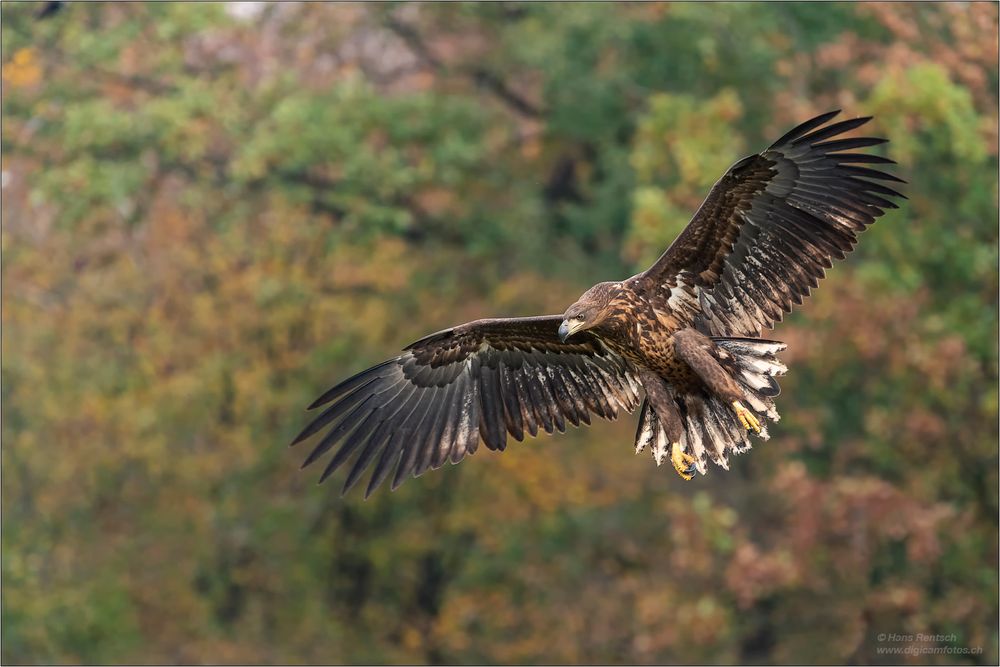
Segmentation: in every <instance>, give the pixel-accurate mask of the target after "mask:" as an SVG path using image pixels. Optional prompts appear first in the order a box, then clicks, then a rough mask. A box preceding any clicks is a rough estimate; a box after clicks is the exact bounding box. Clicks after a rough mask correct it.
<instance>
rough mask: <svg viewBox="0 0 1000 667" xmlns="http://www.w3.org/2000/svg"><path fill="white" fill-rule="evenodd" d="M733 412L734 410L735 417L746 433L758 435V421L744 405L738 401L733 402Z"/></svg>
mask: <svg viewBox="0 0 1000 667" xmlns="http://www.w3.org/2000/svg"><path fill="white" fill-rule="evenodd" d="M733 410H736V416H737V417H738V418H739V420H740V423H741V424H743V428H745V429H746V430H748V431H751V430H752V431H753V432H754V433H760V428H761V427H760V420H759V419H757V416H756V415H755V414H754V413H753V412H751V411H750V410H748V409H747V407H746V406H745V405H743V404H742V403H740V402H739V401H733Z"/></svg>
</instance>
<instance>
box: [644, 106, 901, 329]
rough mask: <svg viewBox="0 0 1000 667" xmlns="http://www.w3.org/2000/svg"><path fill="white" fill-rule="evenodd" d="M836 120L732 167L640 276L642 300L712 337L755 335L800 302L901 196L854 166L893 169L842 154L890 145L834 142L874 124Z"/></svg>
mask: <svg viewBox="0 0 1000 667" xmlns="http://www.w3.org/2000/svg"><path fill="white" fill-rule="evenodd" d="M838 113H839V111H831V112H829V113H825V114H823V115H821V116H817V117H816V118H813V119H812V120H809V121H806V122H805V123H802V124H801V125H799V126H797V127H795V128H794V129H792V130H790V131H789V132H788V133H787V134H785V136H783V137H781V138H780V139H778V140H777V141H776V142H774V143H773V144H772V145H771V146H770V147H768V148H767V149H766V150H764V151H763V152H761V153H760V154H758V155H751V156H749V157H746V158H743V159H742V160H740V161H739V162H737V163H736V164H735V165H733V166H732V167H731V168H730V169H729V171H727V172H726V173H725V175H724V176H723V177H722V178H721V179H719V182H718V183H716V184H715V185H714V186H713V187H712V190H711V191H710V192H709V194H708V197H707V198H706V199H705V201H704V203H702V205H701V207H700V208H699V209H698V211H697V212H696V213H695V215H694V217H693V218H692V219H691V222H690V223H688V226H687V227H685V228H684V231H682V232H681V234H680V235H679V236H678V237H677V239H676V240H675V241H674V242H673V243H672V244H671V245H670V247H669V248H668V249H667V250H666V252H664V253H663V255H662V256H661V257H660V258H659V259H658V260H657V261H656V263H655V264H653V266H651V267H650V268H649V269H648V270H647V271H645V272H644V273H642V274H639V275H638V276H636V279H637V280H638V281H639V283H640V284H641V285H643V287H644V289H645V290H646V292H647V293H649V294H651V295H653V296H656V297H660V298H664V299H666V300H667V303H668V305H669V306H670V308H671V310H673V311H674V312H677V313H679V314H681V315H682V316H686V317H687V318H689V319H690V321H691V323H692V324H693V325H694V326H695V327H696V328H698V329H700V330H701V331H703V332H704V333H707V334H710V335H714V336H757V335H759V334H760V331H761V330H763V329H765V328H768V327H771V326H773V325H774V323H775V322H779V321H781V317H782V314H783V313H785V312H790V311H791V309H792V306H793V305H794V304H799V303H802V299H803V298H804V297H805V296H808V294H809V290H810V289H811V288H814V287H816V285H817V284H818V281H819V280H820V279H821V278H822V277H823V276H824V272H825V269H828V268H830V267H831V266H832V263H833V260H835V259H843V258H844V256H845V255H846V254H847V253H849V252H850V251H851V250H852V249H853V248H854V245H855V243H857V237H858V234H859V233H861V232H862V231H864V229H865V228H866V227H867V226H868V225H870V224H872V223H873V222H874V221H875V219H876V218H878V217H879V216H881V215H882V214H883V213H884V212H885V209H889V208H896V204H894V203H893V202H892V201H890V200H889V199H886V197H903V195H901V194H899V193H898V192H896V191H895V190H892V189H891V188H888V187H886V186H884V185H882V184H880V183H877V182H875V181H878V180H882V181H896V182H900V183H902V182H903V181H902V180H900V179H898V178H896V177H895V176H891V175H889V174H886V173H884V172H882V171H879V170H876V169H871V168H868V167H864V166H858V165H864V164H895V163H894V162H893V161H892V160H889V159H887V158H883V157H880V156H878V155H870V154H867V153H853V152H843V151H850V150H852V149H857V148H865V147H867V146H875V145H877V144H881V143H885V141H886V140H885V139H876V138H871V137H855V138H848V139H833V137H836V136H838V135H841V134H843V133H845V132H848V131H850V130H853V129H855V128H857V127H860V126H861V125H864V124H865V123H867V122H868V121H869V120H870V118H854V119H851V120H845V121H841V122H838V123H833V124H832V125H827V124H826V123H827V122H828V121H830V120H831V119H832V118H833V117H834V116H836V115H837V114H838ZM831 139H832V140H831ZM904 199H905V197H904Z"/></svg>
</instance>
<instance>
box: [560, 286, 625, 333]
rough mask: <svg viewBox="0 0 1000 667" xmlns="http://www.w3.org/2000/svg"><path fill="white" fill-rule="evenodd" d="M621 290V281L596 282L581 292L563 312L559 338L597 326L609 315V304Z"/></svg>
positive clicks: (610, 309)
mask: <svg viewBox="0 0 1000 667" xmlns="http://www.w3.org/2000/svg"><path fill="white" fill-rule="evenodd" d="M620 291H621V283H616V282H606V283H597V284H596V285H594V286H593V287H591V288H590V289H589V290H587V291H586V292H584V293H583V296H581V297H580V298H579V299H577V300H576V303H574V304H573V305H572V306H570V307H569V308H567V309H566V312H565V313H564V314H563V321H562V324H560V325H559V339H560V340H562V341H563V342H564V343H565V342H566V339H567V338H569V337H570V336H572V335H573V334H575V333H576V332H578V331H586V330H587V329H593V328H594V327H596V326H598V325H599V324H601V323H602V322H604V321H605V320H607V318H608V317H609V316H610V315H611V311H612V308H611V304H612V302H613V301H614V298H615V296H616V295H617V294H618V293H619V292H620Z"/></svg>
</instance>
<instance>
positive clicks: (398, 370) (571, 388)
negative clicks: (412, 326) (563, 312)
mask: <svg viewBox="0 0 1000 667" xmlns="http://www.w3.org/2000/svg"><path fill="white" fill-rule="evenodd" d="M561 321H562V317H561V316H559V315H548V316H543V317H528V318H516V319H493V320H478V321H476V322H469V323H468V324H463V325H461V326H458V327H454V328H452V329H446V330H444V331H440V332H438V333H435V334H432V335H430V336H427V337H425V338H422V339H420V340H418V341H416V342H415V343H413V344H411V345H409V346H407V347H406V348H405V350H404V352H403V353H402V354H401V355H399V356H398V357H395V358H393V359H389V360H388V361H385V362H383V363H381V364H379V365H377V366H374V367H372V368H370V369H368V370H366V371H362V372H361V373H358V374H357V375H354V376H352V377H351V378H349V379H347V380H345V381H344V382H343V383H341V384H340V385H337V386H336V387H334V388H332V389H330V390H329V391H327V392H326V393H324V394H323V396H321V397H320V398H319V399H317V401H316V402H315V403H313V405H312V406H311V407H313V408H317V407H322V406H326V407H325V409H324V410H323V411H322V412H321V413H320V414H319V415H318V416H317V417H316V418H315V419H314V420H313V421H312V422H311V423H310V424H308V425H307V426H306V427H305V428H304V429H303V430H302V432H301V433H300V434H299V435H298V436H297V437H296V438H295V440H294V442H293V443H292V444H296V443H299V442H301V441H303V440H306V439H308V438H310V437H311V436H313V435H315V434H317V433H319V432H320V431H322V430H323V429H329V430H328V431H327V433H326V435H325V436H324V437H323V438H322V439H321V440H320V442H319V443H318V444H317V445H316V447H315V448H314V449H313V451H312V452H311V453H310V454H309V456H308V457H307V458H306V461H305V463H304V464H303V467H305V466H306V465H309V464H311V463H313V462H315V461H316V460H317V459H319V458H321V457H322V456H323V455H324V454H326V453H327V452H328V451H330V450H331V449H332V448H334V447H335V446H338V445H339V449H337V451H336V452H335V453H334V455H333V457H332V459H331V460H330V462H329V463H328V464H327V466H326V468H325V469H324V471H323V474H322V476H321V478H320V481H323V480H324V479H326V478H327V477H328V476H330V475H331V474H332V473H333V472H335V471H336V470H337V469H338V468H340V467H341V466H342V465H344V464H345V463H346V462H347V461H348V460H350V459H352V457H353V463H352V464H351V466H350V468H349V471H348V473H347V477H346V480H345V484H344V491H345V492H346V491H347V490H349V489H350V488H351V487H352V486H354V485H355V484H356V483H357V482H358V481H359V480H360V478H361V476H362V474H363V473H364V471H365V470H366V469H368V468H369V467H371V466H372V465H373V464H374V469H373V472H372V475H371V478H370V480H369V483H368V485H367V488H366V491H365V496H366V497H367V496H368V495H370V494H371V493H372V492H373V491H374V490H375V489H376V488H377V487H378V486H379V485H380V484H382V482H384V481H385V480H386V479H387V478H388V477H389V473H390V472H392V468H393V466H395V474H394V475H393V480H392V488H396V487H397V486H399V484H400V483H402V481H403V480H404V479H405V478H406V477H408V476H410V475H412V476H414V477H415V476H417V475H420V474H421V473H423V472H425V471H426V470H427V469H429V468H438V467H440V466H442V465H444V463H445V462H447V461H449V460H450V461H451V462H452V463H457V462H459V461H461V460H462V459H463V458H464V457H465V456H466V455H471V454H473V453H475V451H476V449H477V448H478V446H479V442H480V440H482V442H484V443H485V444H486V446H487V447H488V448H490V449H493V450H498V451H502V450H503V449H504V448H506V445H507V436H508V434H509V435H511V436H513V437H514V438H515V439H516V440H521V439H523V438H524V435H525V433H528V434H529V435H536V434H537V433H538V430H539V427H541V429H542V430H545V431H546V432H548V433H551V432H553V431H554V430H559V431H564V430H565V428H566V422H567V421H568V422H569V423H570V424H572V425H574V426H575V425H578V424H580V423H584V424H589V423H590V416H589V412H593V413H595V414H597V415H598V416H601V417H604V418H608V419H614V418H615V417H617V415H618V410H619V409H620V408H624V409H626V410H629V411H631V410H632V409H634V407H635V406H636V404H637V402H638V398H639V397H638V385H637V382H636V380H635V378H634V375H633V372H634V371H633V369H632V366H631V364H630V363H629V362H627V361H626V360H625V359H623V358H622V357H620V356H618V355H617V354H614V353H613V352H611V351H610V350H608V349H607V348H606V347H605V346H604V345H603V344H602V343H601V342H600V341H599V340H598V339H597V338H595V337H593V336H590V335H588V334H580V335H577V336H574V337H573V339H572V340H571V341H569V342H566V343H563V342H562V341H560V340H559V335H558V329H559V324H560V322H561ZM328 404H329V405H328Z"/></svg>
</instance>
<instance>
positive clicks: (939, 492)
mask: <svg viewBox="0 0 1000 667" xmlns="http://www.w3.org/2000/svg"><path fill="white" fill-rule="evenodd" d="M40 9H41V5H38V4H26V3H16V2H4V3H3V6H2V10H0V11H2V37H3V46H2V62H3V84H2V85H3V190H2V194H3V211H2V212H3V236H2V253H3V311H2V316H3V364H2V368H3V376H2V387H3V427H2V428H3V431H2V435H3V558H2V573H3V593H2V601H3V606H2V609H3V618H2V621H3V622H2V626H3V647H2V659H3V661H4V662H5V663H8V664H9V663H12V662H18V663H21V662H23V663H40V662H78V661H83V662H99V663H116V662H128V663H150V662H153V663H175V662H195V663H206V662H207V663H238V662H251V663H276V662H280V663H310V662H313V663H316V662H319V663H359V662H363V663H382V662H385V663H408V662H413V663H612V664H616V663H674V662H721V663H750V664H752V663H765V662H783V663H805V664H809V663H817V662H834V663H836V662H851V663H955V662H959V663H969V664H977V663H978V664H988V663H993V664H995V663H996V662H997V660H998V648H997V623H998V612H997V610H998V602H997V597H998V596H997V586H998V580H997V559H998V553H997V539H998V535H997V521H998V507H997V505H998V502H997V501H998V483H997V469H998V460H997V443H998V434H997V419H998V415H997V401H998V394H997V335H998V330H997V298H998V290H997V259H998V257H997V86H998V77H997V29H996V28H997V4H996V3H978V4H977V3H964V4H827V3H818V4H815V5H814V4H794V3H793V4H784V3H778V4H714V3H710V4H706V5H701V4H586V5H584V4H555V5H549V4H545V5H528V4H471V3H470V4H458V5H450V4H449V5H433V4H426V5H424V4H407V5H395V4H387V5H357V4H338V5H327V4H282V5H278V4H277V3H275V4H251V3H228V4H179V3H178V4H170V3H168V4H159V3H152V4H150V3H122V4H117V3H115V4H112V3H103V4H86V3H68V4H66V5H65V6H64V7H62V8H61V9H60V10H59V11H56V12H53V13H51V15H49V16H46V17H45V18H38V13H39V11H40ZM838 107H842V108H844V109H845V111H846V113H847V114H848V115H851V116H854V115H863V114H865V115H866V114H873V115H875V117H876V119H875V121H874V122H873V123H872V128H871V129H872V132H873V133H875V134H876V135H884V136H887V137H890V138H891V139H892V143H891V144H890V145H889V146H888V147H883V148H887V150H888V151H889V152H891V155H892V156H893V157H894V158H895V159H896V160H898V161H899V162H900V166H899V168H898V169H897V170H896V171H897V173H898V174H900V175H901V176H902V177H904V178H905V179H907V180H908V181H909V182H910V185H909V186H908V187H907V188H906V192H907V193H908V195H909V197H910V199H909V201H908V202H905V203H904V205H903V206H902V207H901V208H900V209H899V210H898V211H895V212H892V213H890V214H889V215H887V216H886V217H885V218H883V219H882V220H881V221H880V222H879V223H878V224H876V225H875V226H874V227H873V228H872V230H871V231H869V232H867V233H866V234H865V235H864V237H863V240H862V243H861V244H860V247H859V250H858V251H857V252H856V253H855V254H854V255H852V256H851V257H850V259H849V260H848V261H847V262H845V263H842V264H841V265H839V266H837V267H836V268H835V269H834V270H833V271H832V272H831V275H830V277H829V278H828V279H827V280H826V281H825V282H824V283H823V284H822V285H821V289H819V290H818V291H817V293H816V294H815V295H814V296H813V297H812V298H811V299H810V300H809V301H808V302H807V307H805V308H803V309H801V310H800V311H799V312H797V313H795V314H794V315H793V316H791V317H789V318H787V320H786V321H785V322H784V323H782V324H780V325H779V326H778V327H777V330H776V332H775V333H774V334H773V337H775V338H778V339H781V340H785V341H786V342H788V343H789V347H788V350H787V353H786V354H785V359H786V361H787V362H788V363H789V365H790V367H791V371H790V373H789V374H788V375H787V377H786V378H785V379H784V381H783V383H782V385H783V389H784V393H783V395H782V397H781V399H780V401H779V407H780V409H781V412H782V414H783V416H784V419H783V420H782V421H781V423H780V424H779V425H777V426H776V427H775V428H773V429H772V434H773V437H772V439H771V441H770V442H768V443H766V444H764V445H760V446H757V447H755V449H754V450H753V452H752V453H751V454H749V455H746V456H742V457H739V458H737V459H735V460H734V461H733V466H732V470H731V471H730V472H729V473H723V472H722V471H720V470H715V469H713V470H712V471H711V472H710V474H709V475H708V476H707V477H704V478H699V479H697V480H695V481H693V482H689V483H684V482H683V481H682V480H681V479H679V478H678V477H677V475H676V474H674V472H673V471H672V470H670V469H669V466H667V467H665V468H659V469H657V468H656V466H655V465H654V464H653V462H652V461H651V459H650V457H649V456H648V455H647V454H643V455H642V456H635V455H634V454H633V451H632V438H633V434H634V428H635V423H634V417H632V418H625V419H622V420H620V421H619V422H617V423H614V424H607V423H601V424H596V425H595V426H593V427H592V428H589V429H586V430H581V431H575V430H574V431H571V432H569V433H567V434H566V435H563V436H561V437H543V438H540V439H537V440H532V441H529V442H525V443H523V444H516V445H514V446H512V447H511V448H510V449H509V450H508V451H507V452H506V453H504V454H503V455H498V454H495V453H492V452H488V451H485V450H481V451H480V453H479V454H478V455H477V456H475V457H474V458H472V459H471V460H468V461H466V462H464V463H463V464H462V465H460V466H455V467H452V466H447V467H446V468H444V469H441V470H438V471H436V472H434V473H430V474H428V475H426V476H424V477H422V478H420V479H418V480H411V481H410V482H408V483H407V484H404V485H403V487H402V488H401V489H400V490H399V491H397V492H395V493H389V492H388V491H387V490H385V489H383V490H381V491H380V492H379V493H378V494H377V495H376V496H375V497H373V498H372V499H370V500H369V501H367V502H363V501H362V499H361V496H360V494H357V495H351V496H349V497H347V498H346V499H341V498H340V497H339V484H340V481H341V480H340V479H338V478H335V479H334V481H333V483H332V484H328V485H325V486H321V487H317V486H316V485H315V482H316V479H317V477H318V473H319V471H318V470H316V469H308V470H306V471H304V472H299V470H298V467H299V464H300V462H301V460H302V459H303V458H304V457H305V455H306V453H307V452H306V451H305V450H304V449H293V450H289V449H288V448H287V447H286V444H287V442H288V441H289V440H290V439H291V438H292V436H293V435H294V434H295V433H296V432H297V431H298V430H299V429H300V428H301V427H302V426H303V425H304V423H305V420H306V415H305V414H304V412H303V408H304V406H305V405H307V404H308V403H309V402H310V401H311V400H312V399H313V398H314V397H315V396H316V395H318V394H319V393H320V392H321V391H322V390H324V389H326V388H327V387H328V386H330V385H331V384H332V383H334V382H335V381H337V380H338V379H341V378H343V377H345V376H346V375H347V374H349V373H351V372H352V371H356V370H359V369H361V368H363V367H365V366H367V365H370V364H372V363H374V362H377V361H380V360H382V359H384V358H386V357H388V356H391V355H392V354H393V353H394V352H395V351H396V350H398V349H399V348H400V347H402V346H403V345H405V344H406V343H409V342H410V341H412V340H414V339H416V338H418V337H420V336H421V335H423V334H426V333H429V332H432V331H436V330H438V329H441V328H444V327H447V326H450V325H453V324H457V323H461V322H463V321H467V320H471V319H475V318H478V317H483V316H518V315H529V314H538V313H551V312H561V311H562V310H563V309H564V308H565V306H566V305H567V304H568V303H571V302H572V301H573V300H575V298H576V297H577V296H578V295H579V294H580V293H581V292H582V291H583V290H584V289H586V288H587V287H589V286H590V285H591V284H592V283H594V282H597V281H600V280H607V279H614V278H621V277H624V276H627V275H631V274H632V273H634V272H637V271H639V270H641V269H643V268H644V267H645V266H646V265H647V263H649V262H650V261H651V260H652V259H653V258H655V257H656V256H657V255H658V254H659V253H660V252H661V251H662V250H663V248H664V247H665V246H666V245H667V244H668V242H669V241H670V240H671V239H672V238H673V236H674V235H675V234H676V233H677V232H678V231H679V230H680V229H681V228H682V227H683V225H684V224H685V223H686V221H687V220H688V218H689V216H690V214H691V213H692V211H693V210H694V209H695V208H696V207H697V205H698V203H699V202H700V200H701V198H702V197H703V196H704V194H705V193H706V192H707V190H708V188H709V187H710V186H711V184H712V183H713V182H714V181H715V179H716V178H718V177H719V176H720V175H721V174H722V173H723V171H724V170H725V169H726V168H727V167H728V166H729V165H730V164H732V163H733V162H734V161H736V160H737V159H738V158H739V157H741V156H743V155H745V154H748V153H750V152H754V151H756V150H759V149H760V148H762V147H763V146H765V145H767V143H769V142H770V141H771V140H773V139H774V138H776V137H777V136H779V135H780V134H782V133H783V132H784V131H785V130H787V129H788V128H789V127H791V126H792V125H794V124H797V123H798V122H801V121H803V120H805V119H807V118H809V117H811V116H812V115H813V114H816V113H819V112H822V111H826V110H828V109H830V108H838ZM878 150H881V149H878ZM883 633H885V634H889V635H892V634H895V635H902V636H906V635H912V636H913V639H905V637H904V638H903V639H898V640H897V639H885V640H882V641H880V640H879V635H880V634H883ZM917 634H945V635H948V638H946V639H944V640H940V641H937V640H931V641H927V640H921V639H918V638H916V635H917ZM886 647H903V648H906V647H912V649H921V650H923V649H928V648H936V647H944V648H946V649H949V648H950V649H952V650H955V649H959V650H961V649H963V648H966V647H968V648H972V649H976V648H979V649H981V651H982V652H981V653H980V654H969V655H956V654H951V655H941V654H937V655H933V654H930V655H928V654H924V655H911V656H898V655H897V656H892V655H886V654H884V653H880V651H884V649H885V648H886Z"/></svg>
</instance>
